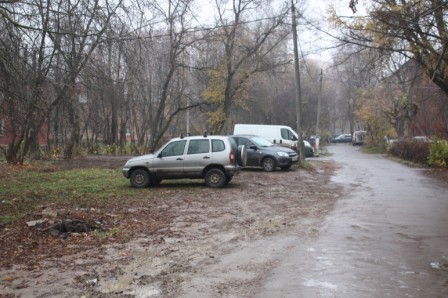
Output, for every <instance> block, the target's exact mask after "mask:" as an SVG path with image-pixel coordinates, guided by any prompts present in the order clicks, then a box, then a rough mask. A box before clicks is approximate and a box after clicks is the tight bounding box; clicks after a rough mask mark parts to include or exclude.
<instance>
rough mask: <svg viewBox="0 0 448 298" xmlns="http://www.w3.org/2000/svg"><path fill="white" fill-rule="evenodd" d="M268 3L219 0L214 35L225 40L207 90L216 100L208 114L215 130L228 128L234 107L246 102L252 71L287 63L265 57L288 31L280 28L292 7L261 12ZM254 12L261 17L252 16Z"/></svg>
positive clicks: (208, 95) (207, 94)
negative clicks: (253, 17) (228, 120)
mask: <svg viewBox="0 0 448 298" xmlns="http://www.w3.org/2000/svg"><path fill="white" fill-rule="evenodd" d="M265 4H266V3H263V2H259V1H253V0H244V1H240V0H239V1H233V2H232V4H231V9H229V10H228V7H229V5H228V3H227V2H226V1H222V2H219V1H216V8H217V10H218V16H217V21H218V23H217V25H216V27H217V30H216V33H215V36H214V37H213V38H214V39H215V40H218V42H219V43H221V44H222V55H221V56H220V60H218V61H216V65H215V69H214V72H212V77H211V79H210V81H209V86H208V90H207V92H206V97H208V98H209V99H210V100H211V102H212V103H213V104H214V110H213V111H212V112H211V113H210V118H209V122H210V123H209V124H210V125H211V127H212V130H213V131H214V132H218V133H219V132H223V131H224V130H226V129H227V130H228V127H226V126H227V119H228V118H229V115H230V111H231V107H232V106H233V105H235V104H236V105H238V104H239V105H241V104H243V102H244V101H245V99H246V98H247V93H246V92H247V88H248V82H249V78H250V77H251V76H252V75H253V74H255V73H258V72H262V71H266V70H268V69H271V68H273V67H275V66H277V65H278V64H284V61H280V62H279V61H276V63H274V64H273V65H272V64H267V63H266V62H268V61H269V60H266V59H263V58H265V57H266V56H267V55H268V54H269V53H270V52H271V51H274V50H275V49H276V47H277V46H278V45H279V44H280V43H281V42H282V41H283V40H284V39H285V38H286V36H287V35H288V34H289V31H288V30H286V29H287V28H283V29H284V31H282V30H281V29H282V25H283V24H284V18H285V16H286V14H287V12H288V9H289V8H288V7H286V6H285V7H284V8H282V9H280V10H279V11H277V12H275V15H272V14H271V15H269V14H268V15H266V14H262V11H263V8H267V7H266V6H263V5H265ZM266 10H267V9H266ZM272 11H273V10H271V11H270V12H272ZM254 12H258V14H255V13H254ZM254 15H257V16H258V17H260V18H261V19H258V20H255V19H251V18H250V17H251V16H254ZM262 16H264V18H263V17H262ZM274 33H276V34H274ZM270 62H272V61H270Z"/></svg>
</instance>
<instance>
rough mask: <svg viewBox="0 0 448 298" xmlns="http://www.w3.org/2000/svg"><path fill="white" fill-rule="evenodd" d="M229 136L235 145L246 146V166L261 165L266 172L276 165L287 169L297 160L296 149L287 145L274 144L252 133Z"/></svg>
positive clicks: (272, 169) (273, 168) (273, 169)
mask: <svg viewBox="0 0 448 298" xmlns="http://www.w3.org/2000/svg"><path fill="white" fill-rule="evenodd" d="M231 137H232V138H233V139H234V140H235V142H236V144H237V145H239V146H242V145H243V146H245V147H246V152H247V162H246V167H261V168H263V170H265V171H266V172H272V171H275V169H276V168H277V167H279V168H281V169H282V170H288V169H289V168H291V166H292V165H293V164H295V163H297V162H298V160H299V157H298V155H297V152H296V151H294V150H292V149H290V148H287V147H280V146H275V145H274V144H272V143H271V142H269V141H268V140H266V139H264V138H262V137H259V136H253V135H233V136H231Z"/></svg>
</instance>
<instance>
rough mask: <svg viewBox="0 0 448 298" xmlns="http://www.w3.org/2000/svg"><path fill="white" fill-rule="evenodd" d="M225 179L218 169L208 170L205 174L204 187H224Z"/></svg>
mask: <svg viewBox="0 0 448 298" xmlns="http://www.w3.org/2000/svg"><path fill="white" fill-rule="evenodd" d="M226 182H227V178H226V175H225V174H224V172H223V171H221V170H220V169H210V170H208V171H207V173H206V174H205V185H207V186H208V187H212V188H220V187H224V185H226Z"/></svg>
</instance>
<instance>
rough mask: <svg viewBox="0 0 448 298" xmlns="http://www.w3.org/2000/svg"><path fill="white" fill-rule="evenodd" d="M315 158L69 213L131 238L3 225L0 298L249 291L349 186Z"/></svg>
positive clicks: (112, 162)
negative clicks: (301, 165)
mask: <svg viewBox="0 0 448 298" xmlns="http://www.w3.org/2000/svg"><path fill="white" fill-rule="evenodd" d="M123 160H126V158H113V159H110V158H98V157H90V158H85V159H79V160H76V161H71V162H61V164H60V165H59V166H60V169H64V168H73V167H104V168H117V167H120V166H122V165H123ZM309 163H310V165H311V166H310V167H309V168H307V169H298V168H295V169H291V170H289V171H287V172H284V171H276V172H272V173H266V172H262V171H260V170H244V171H243V172H242V173H241V174H240V175H238V176H236V177H234V178H233V180H232V181H231V183H230V184H229V185H228V187H226V188H223V189H210V188H207V187H205V186H204V184H203V182H202V181H199V180H198V181H197V182H193V183H191V184H189V185H185V184H180V183H179V184H176V183H172V182H171V183H170V184H165V183H164V182H162V184H161V185H160V186H159V187H157V188H154V189H144V190H141V196H142V200H141V202H142V203H139V204H136V205H130V204H127V203H126V201H125V199H123V202H122V205H121V208H113V209H110V210H109V209H107V206H101V209H98V210H66V209H65V211H64V212H65V215H67V214H70V215H71V216H72V217H76V216H81V215H82V216H83V218H89V217H90V218H92V219H96V220H98V218H101V220H103V221H104V222H105V223H107V225H108V228H109V230H113V229H114V227H115V228H117V227H119V228H120V229H127V230H128V231H129V233H128V234H126V237H118V236H117V237H115V238H114V237H105V239H100V238H101V237H98V234H93V233H92V232H85V233H69V234H66V235H59V236H51V235H50V234H48V233H46V234H45V233H42V232H41V231H36V230H33V228H30V227H27V226H26V224H25V222H21V223H18V224H17V225H15V226H14V227H13V226H7V227H2V229H0V242H2V245H3V247H2V248H1V251H2V256H1V257H2V263H1V268H0V270H1V271H0V276H1V280H0V296H1V297H179V296H183V297H197V296H202V297H206V296H208V297H209V296H218V297H219V296H246V297H247V296H251V295H250V293H251V290H252V289H256V287H257V284H258V283H259V282H260V281H261V280H262V279H263V278H265V277H266V275H267V274H268V273H269V270H270V269H271V268H272V267H273V266H274V265H275V263H276V262H277V261H278V260H280V259H281V257H282V252H283V251H285V250H287V248H288V245H289V243H288V241H287V240H286V241H285V240H284V239H288V237H292V238H294V239H297V238H300V237H315V236H316V235H317V234H318V233H319V224H320V222H321V219H322V218H323V216H324V215H325V214H327V213H328V212H329V211H330V210H331V209H332V208H333V206H334V203H335V202H336V200H337V198H338V197H339V196H340V195H341V191H343V190H342V189H341V187H340V186H338V185H336V184H334V183H331V181H330V178H331V176H332V174H333V173H334V171H335V169H336V165H335V164H334V163H333V162H332V161H331V160H329V159H324V158H314V159H312V160H309ZM123 179H124V178H123ZM47 209H48V208H47ZM46 212H48V210H47V211H46ZM57 212H59V213H61V211H60V210H57ZM49 214H51V212H49ZM21 233H22V234H21ZM23 233H25V234H23ZM279 239H283V240H279Z"/></svg>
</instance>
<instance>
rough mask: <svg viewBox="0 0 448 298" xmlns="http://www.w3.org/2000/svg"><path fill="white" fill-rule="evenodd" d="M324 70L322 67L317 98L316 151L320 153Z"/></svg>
mask: <svg viewBox="0 0 448 298" xmlns="http://www.w3.org/2000/svg"><path fill="white" fill-rule="evenodd" d="M323 76H324V75H323V70H322V68H321V69H320V77H319V97H318V99H317V121H316V153H317V155H319V142H320V130H319V122H320V102H321V101H322V79H323Z"/></svg>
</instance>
